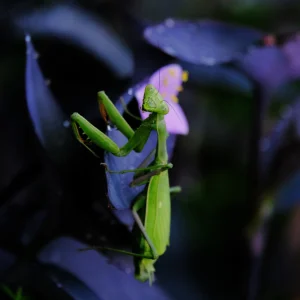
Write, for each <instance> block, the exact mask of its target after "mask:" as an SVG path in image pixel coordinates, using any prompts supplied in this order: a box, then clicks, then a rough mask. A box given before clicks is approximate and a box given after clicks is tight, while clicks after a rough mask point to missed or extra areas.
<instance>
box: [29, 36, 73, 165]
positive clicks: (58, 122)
mask: <svg viewBox="0 0 300 300" xmlns="http://www.w3.org/2000/svg"><path fill="white" fill-rule="evenodd" d="M25 40H26V57H27V59H26V76H25V85H26V101H27V107H28V111H29V114H30V118H31V121H32V124H33V127H34V130H35V132H36V135H37V137H38V139H39V141H40V143H41V144H42V146H43V147H44V149H45V150H46V151H47V153H48V155H49V156H50V157H51V158H52V159H53V160H54V161H56V162H58V163H61V162H63V161H66V160H68V157H69V156H70V149H71V147H72V146H73V145H74V144H73V141H74V140H73V137H72V132H71V129H70V122H69V118H68V116H66V114H64V112H63V111H62V109H61V107H60V105H59V104H58V103H57V101H56V100H55V99H54V97H53V94H52V93H51V91H50V89H49V87H48V85H47V83H46V80H45V79H44V77H43V74H42V72H41V70H40V67H39V65H38V63H37V59H36V52H35V49H34V47H33V45H32V43H31V37H30V36H29V35H27V36H26V38H25Z"/></svg>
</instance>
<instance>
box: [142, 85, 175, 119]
mask: <svg viewBox="0 0 300 300" xmlns="http://www.w3.org/2000/svg"><path fill="white" fill-rule="evenodd" d="M142 110H143V111H147V112H150V113H152V112H154V113H158V114H162V115H166V114H167V113H168V112H169V106H168V104H167V103H166V102H165V101H164V99H163V98H162V96H161V95H160V93H159V92H158V90H157V89H156V88H155V87H154V86H153V85H152V84H148V85H147V86H146V88H145V93H144V99H143V105H142Z"/></svg>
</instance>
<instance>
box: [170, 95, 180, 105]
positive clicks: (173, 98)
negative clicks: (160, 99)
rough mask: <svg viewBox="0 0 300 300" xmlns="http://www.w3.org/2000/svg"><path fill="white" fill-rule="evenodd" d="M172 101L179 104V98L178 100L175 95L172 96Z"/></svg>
mask: <svg viewBox="0 0 300 300" xmlns="http://www.w3.org/2000/svg"><path fill="white" fill-rule="evenodd" d="M171 99H172V101H173V102H175V103H178V102H179V100H178V98H177V97H176V96H175V95H172V96H171Z"/></svg>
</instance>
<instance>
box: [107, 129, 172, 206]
mask: <svg viewBox="0 0 300 300" xmlns="http://www.w3.org/2000/svg"><path fill="white" fill-rule="evenodd" d="M107 135H108V136H109V137H110V138H111V139H112V140H114V141H115V142H116V143H117V145H119V146H122V145H124V144H125V143H126V142H127V138H126V137H124V136H123V134H122V133H120V132H119V131H117V130H111V131H108V132H107ZM175 140H176V135H170V136H169V138H168V141H167V146H168V153H169V155H171V154H172V152H173V148H174V145H175ZM156 142H157V134H156V132H155V131H152V133H151V135H150V137H149V140H148V142H147V143H146V145H145V147H144V149H143V151H142V152H140V153H136V152H134V151H132V152H131V153H130V154H129V155H127V156H126V157H116V156H114V155H112V154H110V153H105V154H104V161H105V163H106V164H107V165H108V167H109V169H111V170H116V171H121V170H128V169H135V168H137V167H138V165H139V164H140V163H141V162H142V161H143V160H144V159H145V158H146V157H147V156H148V155H149V153H150V152H151V151H152V150H153V149H154V148H155V146H156ZM133 176H134V173H125V174H110V173H108V172H106V178H107V186H108V197H109V200H110V202H111V203H112V205H113V206H114V207H115V208H117V209H127V208H130V207H131V204H132V201H133V200H134V198H135V197H136V196H137V195H138V194H140V193H141V192H142V191H143V189H144V188H145V185H142V186H138V187H129V184H130V182H131V181H132V179H133Z"/></svg>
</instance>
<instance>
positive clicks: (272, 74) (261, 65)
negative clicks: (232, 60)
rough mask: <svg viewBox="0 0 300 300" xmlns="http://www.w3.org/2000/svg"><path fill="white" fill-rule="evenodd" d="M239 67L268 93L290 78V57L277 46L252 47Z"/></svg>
mask: <svg viewBox="0 0 300 300" xmlns="http://www.w3.org/2000/svg"><path fill="white" fill-rule="evenodd" d="M239 67H240V68H241V69H242V70H244V71H245V72H246V73H247V74H248V75H249V76H250V77H251V78H253V79H254V80H256V81H257V82H259V83H260V84H261V85H262V86H263V87H264V88H265V90H266V92H268V93H272V92H273V91H274V90H276V89H277V88H278V87H279V86H280V85H282V84H284V83H286V82H287V81H288V80H289V79H290V69H289V64H288V59H287V57H286V56H285V55H284V53H283V52H282V51H281V50H280V49H279V48H277V47H264V48H252V49H251V50H249V52H248V54H247V55H245V56H244V57H243V58H242V59H241V60H240V62H239Z"/></svg>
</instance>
